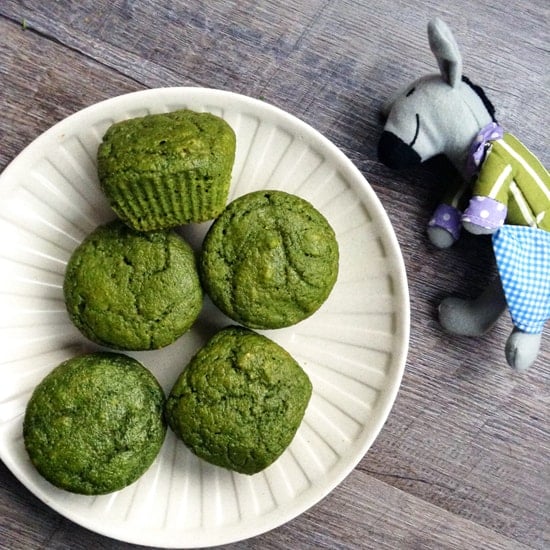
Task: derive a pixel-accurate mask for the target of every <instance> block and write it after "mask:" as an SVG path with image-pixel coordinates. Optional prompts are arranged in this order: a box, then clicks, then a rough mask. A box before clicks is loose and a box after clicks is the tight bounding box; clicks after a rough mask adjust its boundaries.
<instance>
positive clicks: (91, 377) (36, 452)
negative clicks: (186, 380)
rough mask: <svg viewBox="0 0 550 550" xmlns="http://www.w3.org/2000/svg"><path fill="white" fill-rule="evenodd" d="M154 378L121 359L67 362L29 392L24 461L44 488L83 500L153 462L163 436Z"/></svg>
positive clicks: (118, 485) (160, 396) (106, 356)
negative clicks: (80, 496) (82, 496)
mask: <svg viewBox="0 0 550 550" xmlns="http://www.w3.org/2000/svg"><path fill="white" fill-rule="evenodd" d="M164 401H165V396H164V392H163V390H162V388H161V387H160V385H159V383H158V382H157V380H156V379H155V378H154V376H153V375H152V374H151V373H150V372H149V371H148V370H147V369H146V368H145V367H143V366H142V365H141V364H140V363H139V362H138V361H136V360H135V359H132V358H130V357H127V356H125V355H121V354H115V353H93V354H88V355H82V356H79V357H74V358H72V359H69V360H68V361H65V362H64V363H61V364H60V365H59V366H58V367H56V368H55V369H54V370H53V371H51V372H50V374H48V375H47V376H46V377H45V378H44V379H43V380H42V382H41V383H40V384H39V385H38V386H37V387H36V389H35V390H34V392H33V394H32V396H31V399H30V401H29V403H28V405H27V408H26V412H25V418H24V422H23V437H24V442H25V447H26V449H27V452H28V454H29V457H30V459H31V461H32V463H33V464H34V466H35V467H36V468H37V470H38V471H39V472H40V474H41V475H42V476H43V477H45V478H46V479H47V480H48V481H49V482H50V483H52V484H54V485H56V486H57V487H60V488H62V489H65V490H67V491H71V492H73V493H80V494H85V495H99V494H104V493H110V492H112V491H118V490H119V489H122V488H123V487H126V486H127V485H129V484H130V483H133V482H134V481H136V480H137V479H138V478H139V477H140V476H141V475H142V474H143V473H144V472H145V471H146V470H147V469H148V468H149V466H151V464H152V463H153V461H154V460H155V458H156V456H157V454H158V453H159V451H160V448H161V446H162V443H163V441H164V437H165V435H166V424H165V422H164V420H163V407H164Z"/></svg>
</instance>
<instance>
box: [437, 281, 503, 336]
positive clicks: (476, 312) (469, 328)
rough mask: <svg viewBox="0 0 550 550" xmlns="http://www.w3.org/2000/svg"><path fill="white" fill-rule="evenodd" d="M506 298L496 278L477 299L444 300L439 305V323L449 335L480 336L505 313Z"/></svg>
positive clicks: (451, 298) (450, 298)
mask: <svg viewBox="0 0 550 550" xmlns="http://www.w3.org/2000/svg"><path fill="white" fill-rule="evenodd" d="M506 307H507V306H506V298H505V297H504V291H503V290H502V285H501V283H500V280H499V279H498V278H496V279H495V280H494V281H493V282H492V283H491V284H490V285H489V286H488V287H487V288H486V289H485V290H484V291H483V293H482V294H480V295H479V296H478V297H477V298H475V299H473V300H463V299H460V298H455V297H449V298H445V299H444V300H443V301H442V302H441V304H440V305H439V322H440V323H441V326H442V327H443V328H444V330H446V331H447V332H449V333H450V334H456V335H459V336H481V335H482V334H485V333H486V332H487V331H488V330H489V329H490V328H491V327H492V326H493V325H494V324H495V323H496V322H497V320H498V318H499V317H500V316H501V315H502V314H503V313H504V311H506Z"/></svg>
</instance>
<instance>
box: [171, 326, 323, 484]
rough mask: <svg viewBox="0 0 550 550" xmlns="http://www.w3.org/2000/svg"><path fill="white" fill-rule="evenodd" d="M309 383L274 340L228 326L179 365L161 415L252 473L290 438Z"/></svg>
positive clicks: (194, 446)
mask: <svg viewBox="0 0 550 550" xmlns="http://www.w3.org/2000/svg"><path fill="white" fill-rule="evenodd" d="M311 391H312V388H311V382H310V380H309V378H308V376H307V374H306V373H305V372H304V371H303V370H302V368H301V367H300V366H299V365H298V363H296V361H295V360H294V359H293V358H292V357H291V356H290V354H289V353H288V352H287V351H285V350H284V349H283V348H281V347H280V346H279V345H278V344H276V343H275V342H273V341H272V340H270V339H268V338H266V337H265V336H263V335H260V334H257V333H255V332H253V331H251V330H249V329H246V328H243V327H227V328H225V329H223V330H221V331H220V332H218V333H217V334H215V335H214V336H213V337H212V338H211V339H210V340H209V341H208V342H207V344H206V345H205V346H204V347H203V348H202V349H200V350H199V351H198V352H197V354H196V355H195V356H194V357H193V358H192V359H191V361H190V363H189V365H188V366H187V367H186V368H185V370H184V371H183V372H182V374H181V375H180V377H179V378H178V380H177V381H176V383H175V384H174V387H173V388H172V390H171V392H170V394H169V396H168V399H167V402H166V418H167V421H168V424H169V425H170V427H171V428H172V429H173V430H174V432H175V433H176V434H177V435H178V436H179V437H180V438H181V439H182V440H183V442H184V443H185V444H186V445H187V446H188V447H189V448H190V449H191V450H192V451H193V452H194V453H195V454H196V455H198V456H200V457H201V458H203V459H205V460H207V461H208V462H211V463H212V464H216V465H218V466H222V467H224V468H228V469H230V470H235V471H237V472H240V473H244V474H254V473H257V472H259V471H260V470H262V469H264V468H266V467H267V466H269V465H270V464H271V463H272V462H273V461H274V460H275V459H276V458H278V457H279V456H280V455H281V453H282V452H283V451H284V450H285V449H286V448H287V447H288V445H289V444H290V443H291V441H292V439H293V437H294V435H295V433H296V430H297V429H298V427H299V425H300V423H301V421H302V418H303V415H304V412H305V409H306V407H307V404H308V402H309V399H310V396H311Z"/></svg>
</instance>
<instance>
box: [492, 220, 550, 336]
mask: <svg viewBox="0 0 550 550" xmlns="http://www.w3.org/2000/svg"><path fill="white" fill-rule="evenodd" d="M493 248H494V251H495V257H496V261H497V267H498V271H499V274H500V280H501V281H502V287H503V289H504V295H505V296H506V302H507V304H508V309H509V311H510V315H511V317H512V321H513V323H514V326H516V327H517V328H518V329H520V330H522V331H523V332H528V333H530V334H539V333H541V332H542V330H543V328H544V323H545V322H546V321H547V320H548V319H550V232H548V231H543V230H542V229H537V228H535V227H525V226H518V225H504V226H503V227H502V228H501V229H499V230H498V231H497V232H496V233H495V234H494V235H493Z"/></svg>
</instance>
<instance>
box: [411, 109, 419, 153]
mask: <svg viewBox="0 0 550 550" xmlns="http://www.w3.org/2000/svg"><path fill="white" fill-rule="evenodd" d="M415 117H416V130H415V132H414V137H413V139H412V141H411V142H410V143H409V146H410V147H412V146H413V145H414V142H415V141H416V138H417V137H418V133H419V132H420V117H419V116H418V113H416V115H415Z"/></svg>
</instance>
